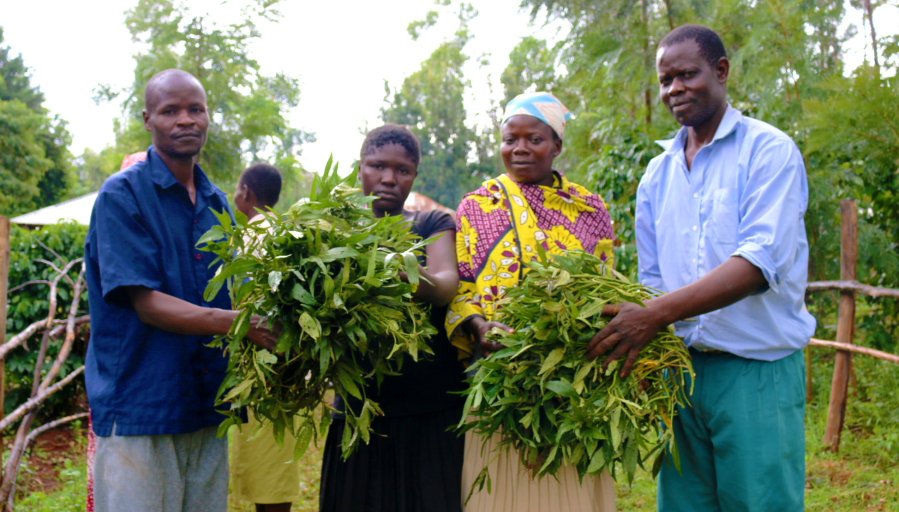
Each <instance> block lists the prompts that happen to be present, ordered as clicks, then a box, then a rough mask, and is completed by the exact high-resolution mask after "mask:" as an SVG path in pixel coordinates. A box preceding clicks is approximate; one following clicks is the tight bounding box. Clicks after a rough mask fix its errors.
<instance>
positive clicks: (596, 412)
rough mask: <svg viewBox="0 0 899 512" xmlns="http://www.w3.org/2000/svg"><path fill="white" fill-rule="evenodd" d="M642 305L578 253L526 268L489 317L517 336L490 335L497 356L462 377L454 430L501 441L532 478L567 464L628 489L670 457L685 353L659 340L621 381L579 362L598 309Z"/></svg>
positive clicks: (629, 286)
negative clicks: (464, 385) (639, 474)
mask: <svg viewBox="0 0 899 512" xmlns="http://www.w3.org/2000/svg"><path fill="white" fill-rule="evenodd" d="M650 297H651V294H650V292H649V291H648V290H647V289H646V288H645V287H643V286H641V285H639V284H634V283H630V282H628V281H627V280H626V279H625V278H624V277H622V276H621V275H620V274H617V273H615V272H614V271H613V270H611V269H607V268H605V264H604V262H602V261H601V260H599V259H598V258H596V257H595V256H592V255H590V254H587V253H584V252H570V253H568V254H565V255H560V256H554V257H553V259H551V260H550V261H544V262H533V263H532V264H531V265H530V268H529V272H528V274H527V275H526V277H525V279H524V280H523V281H522V282H521V284H520V285H519V286H518V287H517V288H513V289H511V290H509V291H508V293H507V295H506V297H505V298H504V299H503V300H502V303H501V308H500V309H499V312H498V314H497V317H496V319H497V320H498V321H501V322H504V323H506V324H507V325H509V326H511V327H512V328H513V329H515V332H514V333H507V332H505V331H499V332H496V333H494V335H495V336H496V337H497V339H496V340H495V341H498V342H500V343H502V344H503V345H505V348H503V349H502V350H499V351H497V352H495V353H494V354H492V355H490V356H488V357H486V358H484V359H481V360H479V361H477V362H475V363H474V364H473V365H472V367H471V368H470V370H471V371H474V376H473V377H472V378H471V380H470V382H469V388H468V391H467V398H466V403H465V413H464V416H463V417H464V418H466V419H463V420H462V422H461V424H460V427H461V428H462V429H463V430H473V431H475V432H478V433H480V434H482V435H485V436H489V435H492V434H494V433H500V434H501V435H502V439H503V441H502V443H503V445H504V446H506V447H511V448H513V449H515V450H517V452H518V453H519V455H520V456H521V459H522V461H523V463H524V464H526V465H527V467H530V468H535V469H534V471H535V473H536V474H537V475H540V476H543V475H552V474H555V473H556V471H558V469H559V467H560V466H561V465H562V464H570V465H573V466H575V467H576V468H577V470H578V472H579V473H580V474H581V475H586V474H595V473H599V472H601V471H609V472H610V473H611V474H612V476H613V477H615V476H618V475H619V472H621V471H623V472H624V475H625V476H626V478H627V479H628V480H629V481H630V480H631V479H633V475H634V472H635V471H636V469H637V467H638V466H639V467H643V468H647V469H648V468H650V467H652V468H657V467H658V464H657V462H658V459H659V458H660V457H661V456H662V454H663V452H664V449H665V448H670V449H674V434H673V431H672V430H671V429H670V428H665V427H664V426H665V425H667V426H668V427H670V425H671V418H673V417H674V414H675V410H676V409H675V408H676V406H677V405H685V404H686V403H687V396H688V390H687V389H686V387H685V375H686V374H689V373H692V366H691V363H690V357H689V354H688V353H687V349H686V347H685V345H684V344H683V342H682V341H681V340H680V339H678V338H677V337H676V336H674V334H673V333H672V332H665V333H662V334H660V335H659V336H658V337H657V338H656V339H655V340H653V341H652V342H651V343H650V344H649V345H647V347H646V348H644V350H643V352H642V353H641V355H640V358H639V359H638V360H637V363H636V365H635V368H634V371H633V373H632V374H631V376H629V377H628V378H626V379H621V378H620V377H619V375H618V372H617V371H616V369H617V366H618V363H617V362H614V363H611V364H609V366H608V368H606V369H603V367H602V361H598V360H596V361H588V360H587V359H586V352H587V350H586V348H587V343H588V342H589V341H590V339H591V337H592V336H593V335H594V334H595V333H596V332H597V331H599V329H601V328H602V327H603V326H604V325H605V324H606V322H607V318H604V317H603V316H602V309H603V306H604V305H606V304H612V303H618V302H625V301H626V302H635V303H642V302H643V301H645V300H647V299H649V298H650ZM654 471H655V469H654ZM485 481H486V480H485Z"/></svg>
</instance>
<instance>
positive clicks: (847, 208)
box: [824, 199, 858, 452]
mask: <svg viewBox="0 0 899 512" xmlns="http://www.w3.org/2000/svg"><path fill="white" fill-rule="evenodd" d="M840 211H841V213H842V218H843V220H842V236H841V240H840V279H842V280H844V281H854V280H855V269H856V263H857V262H858V208H856V206H855V201H853V200H850V199H846V200H843V201H841V202H840ZM854 334H855V292H853V291H851V290H843V291H841V292H840V308H839V318H838V321H837V340H836V341H838V342H841V343H852V339H853V337H854ZM851 368H852V354H851V353H850V352H847V351H845V350H840V351H838V352H837V353H836V357H835V359H834V365H833V381H832V383H831V386H830V407H829V409H828V412H827V427H826V428H825V430H824V444H825V446H827V447H828V448H829V449H830V450H832V451H834V452H837V451H839V450H840V433H841V432H842V430H843V420H844V419H845V418H846V396H847V393H848V390H849V374H850V372H851Z"/></svg>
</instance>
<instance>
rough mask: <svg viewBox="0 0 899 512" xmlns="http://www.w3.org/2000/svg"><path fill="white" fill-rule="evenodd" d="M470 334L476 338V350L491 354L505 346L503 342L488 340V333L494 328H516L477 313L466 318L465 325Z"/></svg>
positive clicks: (509, 329) (511, 329) (512, 330)
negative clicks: (489, 319)
mask: <svg viewBox="0 0 899 512" xmlns="http://www.w3.org/2000/svg"><path fill="white" fill-rule="evenodd" d="M463 327H464V328H465V330H466V332H468V334H470V335H472V336H474V338H475V343H476V345H477V346H476V347H475V351H476V352H477V351H480V352H481V353H482V354H484V355H490V354H492V353H493V352H496V351H497V350H500V349H502V348H504V346H503V344H502V343H493V342H491V341H488V340H487V333H488V332H490V331H491V330H492V329H502V330H504V331H506V332H515V329H513V328H511V327H509V326H508V325H506V324H504V323H502V322H494V321H488V320H487V319H486V318H484V317H482V316H480V315H475V316H473V317H471V318H469V319H468V320H466V322H465V325H464V326H463Z"/></svg>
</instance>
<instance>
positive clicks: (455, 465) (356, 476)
mask: <svg viewBox="0 0 899 512" xmlns="http://www.w3.org/2000/svg"><path fill="white" fill-rule="evenodd" d="M460 415H461V411H460V410H459V408H456V407H454V408H452V409H446V410H442V411H437V412H434V413H427V414H416V415H409V416H397V417H381V418H377V419H376V420H375V421H374V422H373V428H374V432H373V433H372V437H371V442H370V443H369V444H368V445H365V444H361V445H360V446H359V447H358V448H357V449H356V451H355V452H354V453H353V455H352V456H351V457H350V458H349V459H348V460H346V461H344V460H343V458H342V456H341V453H340V439H341V437H342V435H343V429H344V425H345V424H344V422H343V420H342V419H340V418H335V419H334V422H333V423H332V424H331V427H330V429H329V430H328V438H327V441H326V442H325V453H324V458H323V460H322V476H321V494H320V495H319V510H320V512H444V511H445V512H460V511H461V510H462V496H461V493H462V491H461V489H462V481H461V478H462V454H463V452H464V449H465V440H464V436H461V435H458V434H456V433H455V432H453V431H452V427H453V426H455V425H456V424H457V423H458V422H459V419H460Z"/></svg>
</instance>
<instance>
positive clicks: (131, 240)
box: [89, 182, 163, 302]
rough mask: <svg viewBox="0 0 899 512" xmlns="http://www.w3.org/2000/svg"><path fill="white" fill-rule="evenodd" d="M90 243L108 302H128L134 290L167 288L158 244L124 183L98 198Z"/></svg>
mask: <svg viewBox="0 0 899 512" xmlns="http://www.w3.org/2000/svg"><path fill="white" fill-rule="evenodd" d="M104 188H105V187H104ZM89 239H90V240H89V242H90V243H91V244H92V246H93V251H94V252H95V253H94V254H91V255H89V257H92V258H94V259H95V260H96V262H97V266H98V270H99V278H100V290H101V292H102V294H103V298H104V299H105V300H107V301H109V302H120V301H123V300H126V298H125V297H124V289H125V288H126V287H130V286H143V287H146V288H150V289H153V290H159V289H160V288H161V287H162V286H163V268H162V262H161V261H160V256H159V248H158V241H157V240H156V239H155V237H154V236H153V234H152V231H151V229H150V228H149V226H148V225H147V222H146V219H145V218H144V217H143V216H142V215H141V213H140V210H139V208H138V198H137V197H135V195H134V194H133V193H131V191H130V190H128V188H127V187H125V186H122V185H121V182H119V186H114V187H109V188H108V189H104V190H103V191H101V192H100V194H99V195H98V196H97V201H96V202H95V203H94V212H93V218H92V219H91V227H90V235H89Z"/></svg>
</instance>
